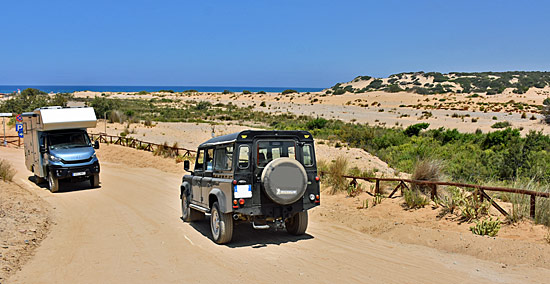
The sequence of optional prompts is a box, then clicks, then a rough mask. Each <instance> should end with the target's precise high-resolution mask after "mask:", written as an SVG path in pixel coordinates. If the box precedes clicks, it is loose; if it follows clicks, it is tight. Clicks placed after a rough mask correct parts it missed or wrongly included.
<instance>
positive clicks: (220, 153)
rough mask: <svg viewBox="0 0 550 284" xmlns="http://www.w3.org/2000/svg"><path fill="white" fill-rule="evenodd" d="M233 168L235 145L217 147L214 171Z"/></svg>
mask: <svg viewBox="0 0 550 284" xmlns="http://www.w3.org/2000/svg"><path fill="white" fill-rule="evenodd" d="M232 168H233V146H225V147H221V148H216V151H215V152H214V171H215V172H220V171H230V170H231V169H232Z"/></svg>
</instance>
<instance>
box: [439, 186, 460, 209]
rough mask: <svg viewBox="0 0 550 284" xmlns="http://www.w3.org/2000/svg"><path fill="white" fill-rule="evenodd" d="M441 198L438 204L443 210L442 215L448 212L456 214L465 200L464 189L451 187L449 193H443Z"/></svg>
mask: <svg viewBox="0 0 550 284" xmlns="http://www.w3.org/2000/svg"><path fill="white" fill-rule="evenodd" d="M441 196H442V197H441V198H438V199H437V204H438V205H440V206H441V207H442V208H443V210H442V211H441V214H440V215H441V216H444V215H447V214H456V213H458V210H459V208H460V205H461V204H462V202H463V200H464V195H463V193H462V191H461V190H460V189H459V188H457V187H451V188H450V189H449V190H448V191H447V194H441Z"/></svg>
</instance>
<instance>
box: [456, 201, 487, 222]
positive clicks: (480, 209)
mask: <svg viewBox="0 0 550 284" xmlns="http://www.w3.org/2000/svg"><path fill="white" fill-rule="evenodd" d="M460 203H461V205H460V214H461V217H462V219H463V220H465V221H467V222H471V221H473V220H478V219H480V218H481V217H483V216H485V215H487V214H489V207H490V206H491V205H490V204H489V202H487V201H484V202H482V201H481V200H479V198H478V197H477V196H476V195H474V194H472V195H470V196H469V197H466V198H464V199H463V200H461V201H460Z"/></svg>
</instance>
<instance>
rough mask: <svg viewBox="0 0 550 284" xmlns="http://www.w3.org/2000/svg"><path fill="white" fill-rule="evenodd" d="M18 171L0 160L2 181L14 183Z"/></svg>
mask: <svg viewBox="0 0 550 284" xmlns="http://www.w3.org/2000/svg"><path fill="white" fill-rule="evenodd" d="M16 172H17V171H16V170H15V169H14V168H13V166H12V164H11V163H10V162H8V161H6V160H4V159H0V179H1V180H3V181H13V177H14V176H15V173H16Z"/></svg>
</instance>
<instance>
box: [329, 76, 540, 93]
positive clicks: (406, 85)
mask: <svg viewBox="0 0 550 284" xmlns="http://www.w3.org/2000/svg"><path fill="white" fill-rule="evenodd" d="M420 78H425V79H426V80H427V81H428V83H421V82H420ZM368 80H371V82H370V83H369V84H368V85H367V86H366V87H365V88H362V89H356V88H353V87H352V86H351V85H346V86H343V84H342V83H338V84H336V85H334V86H333V87H332V88H331V89H332V92H334V93H335V94H336V92H338V93H340V92H342V91H343V92H351V93H364V92H369V91H386V92H399V91H407V92H412V93H417V94H421V95H431V94H443V93H450V92H457V93H474V94H475V96H473V95H472V96H471V97H477V96H479V94H477V93H484V94H486V95H496V94H500V93H502V92H504V90H506V89H511V90H512V92H514V93H516V94H524V93H525V92H527V91H528V90H529V89H530V88H544V87H546V86H548V85H550V72H523V71H511V72H476V73H464V72H451V73H449V74H442V73H439V72H427V73H425V72H422V71H421V72H411V73H399V74H393V75H390V76H389V77H388V80H387V83H385V82H384V80H382V79H376V78H375V79H372V78H371V77H370V76H359V77H356V78H355V79H353V81H352V82H359V81H368ZM340 90H342V91H340Z"/></svg>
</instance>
